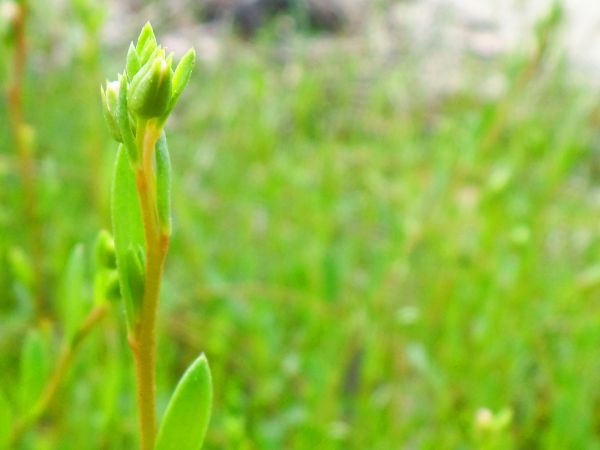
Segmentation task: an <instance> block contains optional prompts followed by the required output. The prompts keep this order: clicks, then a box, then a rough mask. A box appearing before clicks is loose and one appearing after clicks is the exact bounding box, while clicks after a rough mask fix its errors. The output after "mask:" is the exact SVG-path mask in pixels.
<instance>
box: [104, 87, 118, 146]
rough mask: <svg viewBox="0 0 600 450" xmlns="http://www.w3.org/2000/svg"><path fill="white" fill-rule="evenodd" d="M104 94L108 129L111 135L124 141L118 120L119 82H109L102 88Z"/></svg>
mask: <svg viewBox="0 0 600 450" xmlns="http://www.w3.org/2000/svg"><path fill="white" fill-rule="evenodd" d="M100 92H101V94H102V107H103V111H104V119H105V120H106V123H107V125H108V130H109V131H110V134H111V136H112V137H113V138H114V139H115V140H116V141H117V142H123V138H122V137H121V131H120V130H119V124H118V122H117V104H118V102H119V82H118V81H111V82H107V84H106V90H105V89H104V88H102V87H101V88H100Z"/></svg>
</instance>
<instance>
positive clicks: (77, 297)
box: [59, 244, 89, 339]
mask: <svg viewBox="0 0 600 450" xmlns="http://www.w3.org/2000/svg"><path fill="white" fill-rule="evenodd" d="M84 256H85V255H84V251H83V245H81V244H79V245H76V246H75V248H73V250H72V251H71V254H70V255H69V260H68V261H67V265H66V267H65V269H64V271H63V274H64V275H63V280H62V286H61V291H60V298H59V301H60V313H61V319H62V323H63V324H64V327H65V335H66V336H67V339H71V338H72V337H73V336H74V335H75V333H76V332H77V328H78V327H79V325H80V323H81V322H82V320H83V317H84V316H85V313H86V311H87V309H88V307H89V303H88V302H87V298H86V295H85V279H86V273H85V258H84Z"/></svg>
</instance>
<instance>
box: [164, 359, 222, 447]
mask: <svg viewBox="0 0 600 450" xmlns="http://www.w3.org/2000/svg"><path fill="white" fill-rule="evenodd" d="M211 408H212V380H211V375H210V368H209V367H208V361H207V360H206V356H204V354H201V355H200V356H199V357H198V358H197V359H196V360H195V361H194V362H193V363H192V365H191V366H190V367H189V368H188V369H187V370H186V372H185V373H184V374H183V376H182V377H181V380H180V381H179V384H178V385H177V388H175V392H174V393H173V396H172V397H171V401H170V402H169V405H168V406H167V410H166V412H165V415H164V418H163V420H162V424H161V426H160V430H159V431H158V437H157V441H156V447H155V450H199V449H200V448H201V447H202V443H203V441H204V436H205V435H206V430H207V428H208V422H209V419H210V413H211Z"/></svg>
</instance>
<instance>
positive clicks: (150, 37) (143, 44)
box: [136, 22, 157, 64]
mask: <svg viewBox="0 0 600 450" xmlns="http://www.w3.org/2000/svg"><path fill="white" fill-rule="evenodd" d="M156 45H157V44H156V37H155V36H154V30H153V29H152V25H150V22H146V24H145V25H144V28H142V31H141V32H140V36H139V37H138V40H137V45H136V50H137V53H138V55H139V56H140V59H141V63H142V64H144V63H145V62H146V60H143V59H142V58H141V56H142V55H143V54H144V53H145V52H147V53H148V54H150V53H152V52H153V51H154V49H155V48H156ZM146 56H147V55H146Z"/></svg>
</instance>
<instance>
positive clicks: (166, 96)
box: [128, 52, 173, 119]
mask: <svg viewBox="0 0 600 450" xmlns="http://www.w3.org/2000/svg"><path fill="white" fill-rule="evenodd" d="M172 78H173V72H172V70H171V67H170V65H169V64H168V62H167V61H166V60H165V56H164V52H162V54H159V55H157V57H155V58H154V59H151V60H150V61H148V62H147V63H146V66H145V67H142V69H140V71H139V72H138V73H137V74H136V75H135V77H134V78H133V80H132V81H131V85H130V92H129V99H128V106H129V109H130V110H131V111H133V112H134V113H135V114H137V115H139V116H140V117H143V118H146V119H150V118H153V117H160V116H162V115H163V114H164V113H165V112H166V111H167V108H168V106H169V101H170V100H171V84H172Z"/></svg>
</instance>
